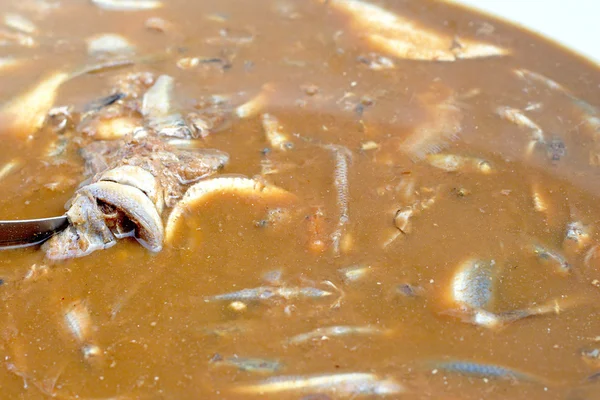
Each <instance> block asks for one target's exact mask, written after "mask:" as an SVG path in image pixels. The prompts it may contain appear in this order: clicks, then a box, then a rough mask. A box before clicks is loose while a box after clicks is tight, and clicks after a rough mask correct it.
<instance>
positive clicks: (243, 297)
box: [204, 286, 333, 303]
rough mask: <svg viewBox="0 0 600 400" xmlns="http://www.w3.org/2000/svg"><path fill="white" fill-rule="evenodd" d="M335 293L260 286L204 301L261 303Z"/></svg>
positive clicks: (207, 298)
mask: <svg viewBox="0 0 600 400" xmlns="http://www.w3.org/2000/svg"><path fill="white" fill-rule="evenodd" d="M332 295H333V293H332V292H329V291H326V290H321V289H318V288H314V287H298V286H287V287H286V286H260V287H257V288H252V289H242V290H238V291H236V292H231V293H225V294H217V295H214V296H207V297H205V298H204V301H205V302H207V303H212V302H215V301H232V300H235V301H260V300H274V299H278V298H281V299H285V300H289V299H297V298H321V297H329V296H332Z"/></svg>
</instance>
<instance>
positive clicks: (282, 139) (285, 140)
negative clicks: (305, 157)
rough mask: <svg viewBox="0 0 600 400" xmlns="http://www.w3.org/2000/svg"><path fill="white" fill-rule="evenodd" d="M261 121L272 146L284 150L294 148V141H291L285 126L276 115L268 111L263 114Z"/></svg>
mask: <svg viewBox="0 0 600 400" xmlns="http://www.w3.org/2000/svg"><path fill="white" fill-rule="evenodd" d="M261 121H262V126H263V131H264V132H265V136H266V137H267V140H268V141H269V144H270V145H271V147H272V148H274V149H277V150H283V151H285V150H289V149H290V148H292V146H293V143H292V142H290V140H289V137H288V136H287V135H286V134H285V133H283V128H282V126H281V124H280V123H279V120H278V119H277V118H276V117H275V116H274V115H272V114H268V113H265V114H262V115H261Z"/></svg>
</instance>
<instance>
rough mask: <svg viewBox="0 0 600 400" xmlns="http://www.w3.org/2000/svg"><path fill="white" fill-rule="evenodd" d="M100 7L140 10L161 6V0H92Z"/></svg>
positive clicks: (105, 8)
mask: <svg viewBox="0 0 600 400" xmlns="http://www.w3.org/2000/svg"><path fill="white" fill-rule="evenodd" d="M91 2H92V4H94V5H96V6H97V7H98V8H101V9H103V10H108V11H139V10H154V9H157V8H161V7H162V6H163V3H162V2H161V1H160V0H91Z"/></svg>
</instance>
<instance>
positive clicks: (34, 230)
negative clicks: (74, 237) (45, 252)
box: [0, 215, 69, 250]
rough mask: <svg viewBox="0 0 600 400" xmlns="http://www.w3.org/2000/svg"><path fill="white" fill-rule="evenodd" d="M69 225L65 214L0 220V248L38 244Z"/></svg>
mask: <svg viewBox="0 0 600 400" xmlns="http://www.w3.org/2000/svg"><path fill="white" fill-rule="evenodd" d="M68 225H69V223H68V220H67V216H66V215H62V216H60V217H52V218H40V219H22V220H14V221H0V250H5V249H16V248H20V247H29V246H35V245H36V244H40V243H42V242H44V241H46V240H48V239H49V238H50V237H51V236H52V235H54V234H55V233H56V232H59V231H62V230H63V229H65V228H66V227H67V226H68Z"/></svg>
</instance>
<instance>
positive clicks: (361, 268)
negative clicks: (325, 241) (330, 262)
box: [338, 264, 372, 282]
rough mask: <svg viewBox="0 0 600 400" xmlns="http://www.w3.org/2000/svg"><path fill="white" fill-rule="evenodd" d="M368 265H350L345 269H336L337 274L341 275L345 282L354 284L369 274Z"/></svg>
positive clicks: (369, 267)
mask: <svg viewBox="0 0 600 400" xmlns="http://www.w3.org/2000/svg"><path fill="white" fill-rule="evenodd" d="M371 271H372V270H371V266H370V265H362V264H359V265H352V266H350V267H346V268H340V269H338V272H339V273H340V274H341V275H342V277H343V279H344V281H345V282H356V281H359V280H361V279H362V278H364V277H365V276H366V275H367V274H368V273H369V272H371Z"/></svg>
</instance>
